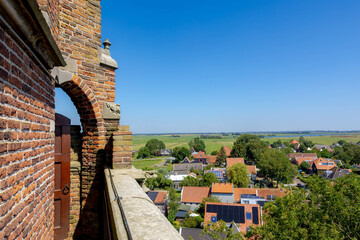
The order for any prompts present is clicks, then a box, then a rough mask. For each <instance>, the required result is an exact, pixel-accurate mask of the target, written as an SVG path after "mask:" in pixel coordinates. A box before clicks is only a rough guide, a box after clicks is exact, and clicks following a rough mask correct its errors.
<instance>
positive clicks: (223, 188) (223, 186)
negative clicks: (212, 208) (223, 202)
mask: <svg viewBox="0 0 360 240" xmlns="http://www.w3.org/2000/svg"><path fill="white" fill-rule="evenodd" d="M211 192H212V193H233V192H234V185H233V184H232V183H213V184H212V187H211Z"/></svg>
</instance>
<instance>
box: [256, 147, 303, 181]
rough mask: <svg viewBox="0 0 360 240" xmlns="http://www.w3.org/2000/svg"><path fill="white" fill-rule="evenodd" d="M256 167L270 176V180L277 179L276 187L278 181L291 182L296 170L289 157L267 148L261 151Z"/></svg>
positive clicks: (264, 174)
mask: <svg viewBox="0 0 360 240" xmlns="http://www.w3.org/2000/svg"><path fill="white" fill-rule="evenodd" d="M257 167H258V168H259V169H260V173H261V174H262V175H263V176H265V177H268V178H270V179H271V181H273V180H274V179H275V180H277V187H278V185H279V182H280V181H281V182H283V183H290V182H292V181H293V179H294V177H295V175H296V172H297V169H296V166H295V165H292V164H291V163H290V161H289V158H288V157H287V156H286V155H285V154H284V153H282V152H281V151H278V150H277V149H268V150H267V151H265V152H264V153H262V154H261V157H260V161H259V162H258V164H257Z"/></svg>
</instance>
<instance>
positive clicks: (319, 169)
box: [312, 158, 336, 175]
mask: <svg viewBox="0 0 360 240" xmlns="http://www.w3.org/2000/svg"><path fill="white" fill-rule="evenodd" d="M334 167H336V164H335V162H334V161H332V160H325V159H323V158H318V159H316V160H315V161H313V164H312V171H313V173H314V174H316V175H322V174H323V173H324V172H325V171H329V170H331V169H332V168H334Z"/></svg>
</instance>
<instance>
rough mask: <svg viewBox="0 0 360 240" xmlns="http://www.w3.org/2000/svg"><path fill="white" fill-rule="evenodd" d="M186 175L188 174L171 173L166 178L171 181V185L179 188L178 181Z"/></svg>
mask: <svg viewBox="0 0 360 240" xmlns="http://www.w3.org/2000/svg"><path fill="white" fill-rule="evenodd" d="M187 176H188V174H179V175H175V174H171V175H169V176H168V177H167V178H168V179H170V180H171V181H173V186H174V188H175V189H180V182H182V181H183V180H184V178H186V177H187Z"/></svg>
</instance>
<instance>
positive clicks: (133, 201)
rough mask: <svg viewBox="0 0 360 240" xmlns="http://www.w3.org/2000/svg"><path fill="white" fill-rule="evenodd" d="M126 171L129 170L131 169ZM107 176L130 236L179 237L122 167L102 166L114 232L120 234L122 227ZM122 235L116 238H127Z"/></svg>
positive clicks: (156, 239)
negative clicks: (121, 208)
mask: <svg viewBox="0 0 360 240" xmlns="http://www.w3.org/2000/svg"><path fill="white" fill-rule="evenodd" d="M129 171H130V172H132V171H133V170H129ZM131 174H133V173H131ZM110 175H111V176H112V179H113V182H114V186H115V191H116V193H117V195H118V196H119V197H120V201H121V205H122V207H123V210H124V215H125V219H126V222H127V223H128V226H129V230H130V233H131V236H132V238H133V239H149V240H151V239H154V240H162V239H164V240H168V239H174V240H176V239H183V238H182V237H181V235H180V234H179V233H178V231H176V229H175V228H174V227H173V226H172V225H171V223H170V222H169V221H168V220H167V219H166V218H165V216H164V215H163V214H162V213H161V212H160V210H159V209H158V208H157V207H156V206H155V204H154V203H153V202H152V201H151V199H150V198H149V197H148V196H147V195H146V193H145V192H144V190H143V189H142V188H141V187H140V185H139V184H138V183H137V182H136V180H135V179H134V178H133V177H131V176H130V175H128V174H126V173H125V170H123V169H122V170H118V169H105V178H106V191H107V192H109V193H111V192H112V193H111V194H109V195H110V202H112V203H111V211H112V213H113V214H111V215H112V218H113V219H112V220H113V222H114V223H115V224H114V225H115V228H116V231H114V232H116V233H119V234H121V232H122V231H124V229H125V227H124V222H123V220H122V215H121V211H120V208H119V207H118V205H117V204H115V203H116V201H114V198H115V197H114V196H115V193H114V191H113V188H112V186H111V179H110ZM111 196H112V198H111ZM118 213H120V215H119V214H118ZM119 229H122V231H119ZM123 233H124V232H123ZM123 233H122V234H123ZM123 235H124V234H123ZM123 235H122V236H117V238H118V239H127V238H126V237H127V236H126V237H125V236H123ZM124 237H125V238H124Z"/></svg>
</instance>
